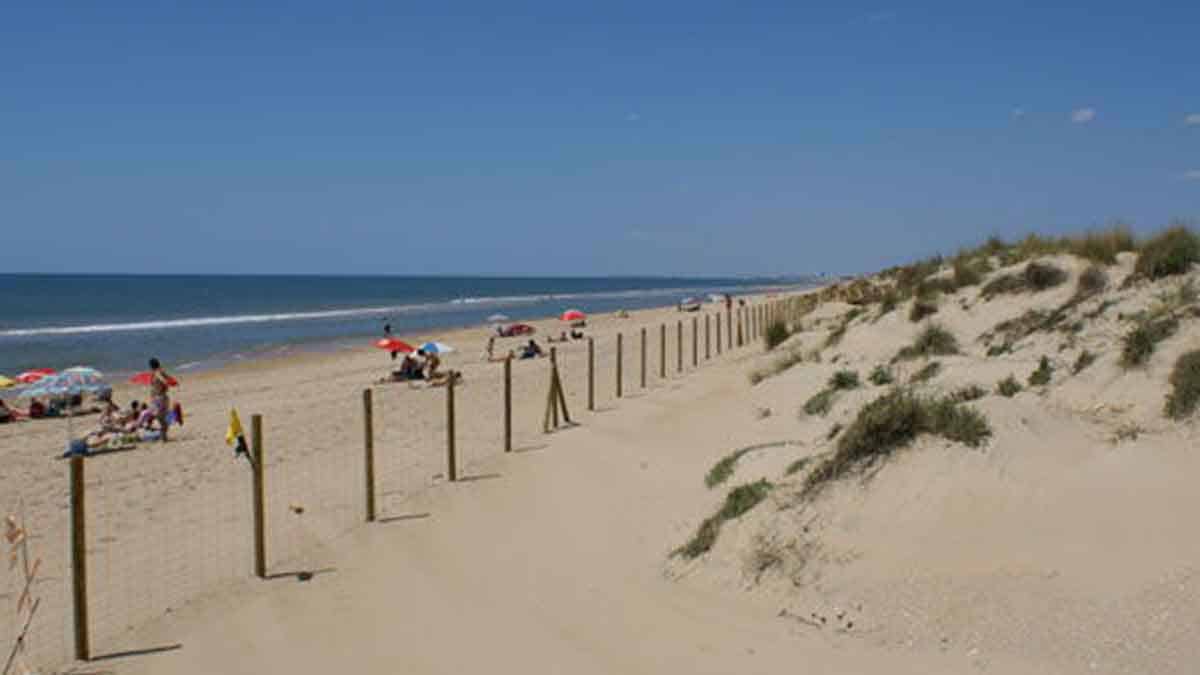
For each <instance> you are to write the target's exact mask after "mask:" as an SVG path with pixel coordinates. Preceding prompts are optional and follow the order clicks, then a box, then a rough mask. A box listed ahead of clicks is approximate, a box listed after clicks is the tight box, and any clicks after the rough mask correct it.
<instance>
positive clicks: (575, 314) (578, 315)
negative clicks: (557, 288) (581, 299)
mask: <svg viewBox="0 0 1200 675" xmlns="http://www.w3.org/2000/svg"><path fill="white" fill-rule="evenodd" d="M561 318H562V320H563V321H583V320H584V319H586V318H587V315H586V314H584V313H583V312H581V311H579V310H577V309H568V310H567V311H565V312H563V313H562V317H561Z"/></svg>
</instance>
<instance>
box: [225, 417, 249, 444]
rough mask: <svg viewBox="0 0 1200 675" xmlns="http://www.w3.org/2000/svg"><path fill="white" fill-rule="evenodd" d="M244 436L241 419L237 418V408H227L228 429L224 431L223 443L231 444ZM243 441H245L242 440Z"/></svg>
mask: <svg viewBox="0 0 1200 675" xmlns="http://www.w3.org/2000/svg"><path fill="white" fill-rule="evenodd" d="M240 438H244V437H243V433H242V420H240V419H238V414H237V408H230V409H229V429H228V430H227V431H226V432H225V445H233V444H234V443H237V442H238V439H240ZM242 442H243V443H245V441H244V440H243V441H242Z"/></svg>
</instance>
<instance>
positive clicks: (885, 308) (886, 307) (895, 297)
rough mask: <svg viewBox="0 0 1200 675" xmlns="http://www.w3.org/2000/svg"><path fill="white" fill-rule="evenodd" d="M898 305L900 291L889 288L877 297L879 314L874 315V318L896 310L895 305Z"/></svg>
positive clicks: (876, 318) (877, 318)
mask: <svg viewBox="0 0 1200 675" xmlns="http://www.w3.org/2000/svg"><path fill="white" fill-rule="evenodd" d="M899 305H900V293H899V291H897V290H896V289H894V288H889V289H887V290H886V291H884V292H883V296H882V297H880V299H879V314H876V315H875V320H876V321H878V320H879V319H880V318H882V317H883V316H885V315H887V314H891V313H892V312H894V311H896V307H898V306H899Z"/></svg>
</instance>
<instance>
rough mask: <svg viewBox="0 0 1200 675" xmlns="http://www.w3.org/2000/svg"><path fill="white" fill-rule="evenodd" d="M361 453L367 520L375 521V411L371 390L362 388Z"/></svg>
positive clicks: (369, 521)
mask: <svg viewBox="0 0 1200 675" xmlns="http://www.w3.org/2000/svg"><path fill="white" fill-rule="evenodd" d="M362 399H363V453H364V457H363V460H364V463H363V465H364V467H365V469H366V478H367V522H368V523H372V522H375V411H374V404H373V401H372V399H371V390H370V389H363V395H362Z"/></svg>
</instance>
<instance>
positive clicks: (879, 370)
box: [867, 364, 896, 386]
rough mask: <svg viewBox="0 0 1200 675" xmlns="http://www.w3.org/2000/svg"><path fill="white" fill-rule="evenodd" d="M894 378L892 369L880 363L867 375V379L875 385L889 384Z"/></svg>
mask: <svg viewBox="0 0 1200 675" xmlns="http://www.w3.org/2000/svg"><path fill="white" fill-rule="evenodd" d="M895 379H896V378H895V376H894V375H892V369H891V368H888V367H887V366H885V365H882V364H880V365H878V366H875V369H874V370H872V371H871V374H870V375H868V376H867V380H868V381H870V383H871V384H874V385H876V386H883V385H885V384H891V383H892V382H893V381H895Z"/></svg>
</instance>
